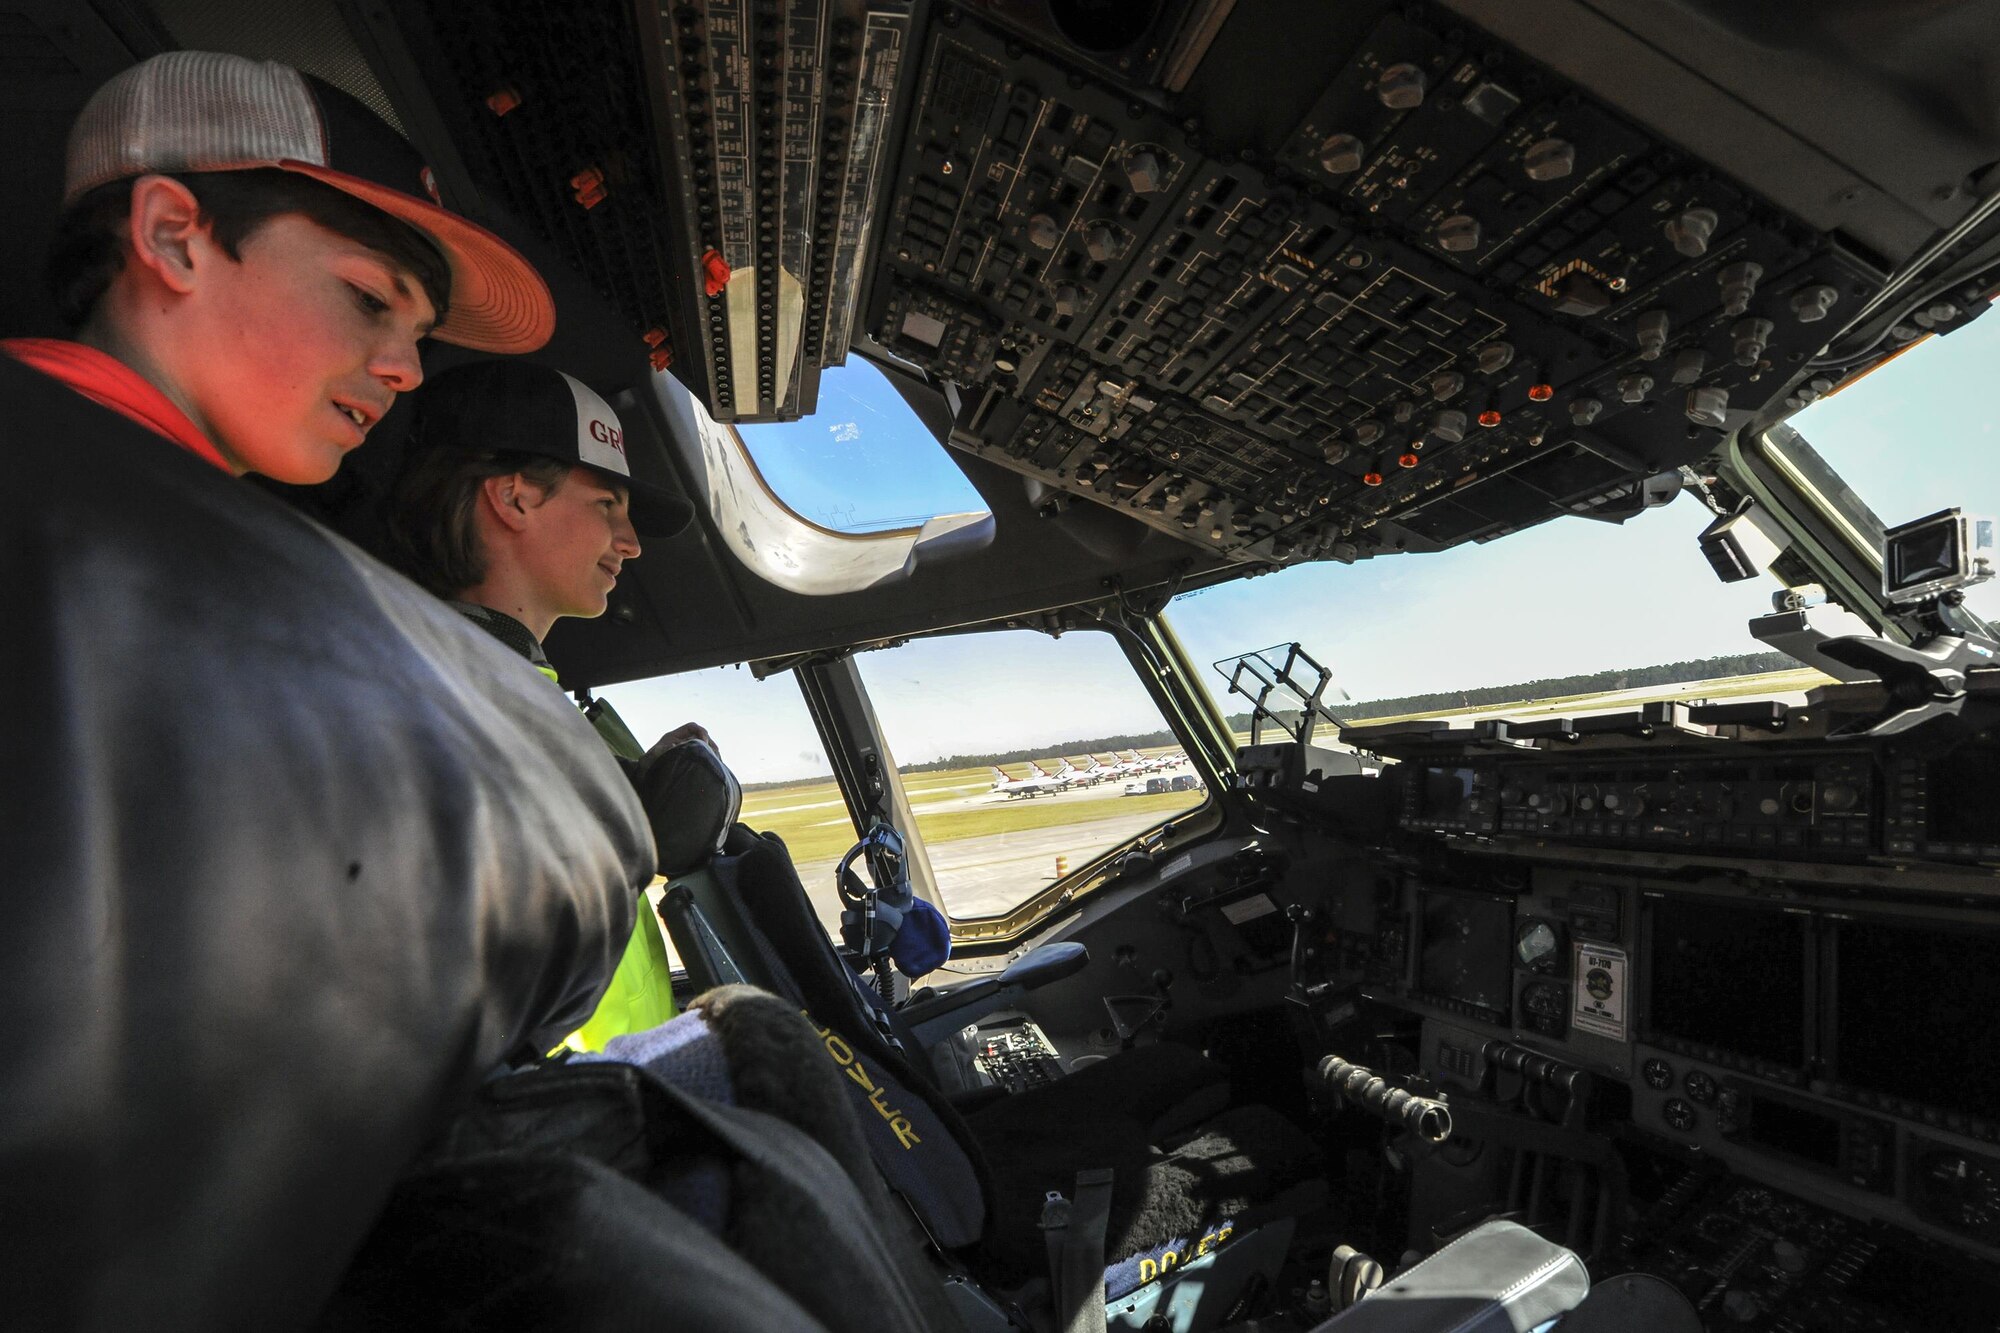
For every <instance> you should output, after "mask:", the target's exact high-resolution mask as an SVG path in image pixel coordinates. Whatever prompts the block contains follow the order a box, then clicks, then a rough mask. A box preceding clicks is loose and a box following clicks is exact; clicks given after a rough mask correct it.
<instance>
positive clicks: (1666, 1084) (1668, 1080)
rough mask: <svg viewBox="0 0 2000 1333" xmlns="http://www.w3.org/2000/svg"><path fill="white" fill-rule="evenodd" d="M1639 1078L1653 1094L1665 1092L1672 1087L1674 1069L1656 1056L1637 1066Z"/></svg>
mask: <svg viewBox="0 0 2000 1333" xmlns="http://www.w3.org/2000/svg"><path fill="white" fill-rule="evenodd" d="M1639 1077H1641V1078H1643V1079H1645V1080H1646V1086H1647V1087H1649V1088H1651V1089H1653V1090H1654V1091H1655V1092H1665V1091H1666V1090H1667V1089H1668V1088H1671V1087H1672V1086H1674V1067H1673V1066H1672V1065H1670V1064H1668V1063H1667V1062H1666V1061H1665V1060H1662V1059H1661V1058H1660V1057H1659V1056H1657V1055H1656V1056H1654V1057H1653V1058H1652V1059H1650V1060H1648V1061H1646V1063H1645V1064H1643V1065H1640V1066H1639Z"/></svg>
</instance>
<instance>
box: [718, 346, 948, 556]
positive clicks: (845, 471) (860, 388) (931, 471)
mask: <svg viewBox="0 0 2000 1333" xmlns="http://www.w3.org/2000/svg"><path fill="white" fill-rule="evenodd" d="M738 433H739V434H740V435H741V436H742V437H743V443H744V446H745V447H746V448H747V449H749V451H750V457H751V458H752V459H753V460H755V462H756V464H757V470H758V471H759V472H762V473H763V474H764V480H765V481H768V482H769V483H770V484H771V489H772V490H774V491H776V492H777V493H778V494H779V496H781V497H782V498H783V499H784V501H785V503H786V504H788V505H790V506H791V507H792V508H793V509H794V510H795V511H797V512H798V513H800V514H802V515H804V516H805V517H807V518H809V519H811V520H812V521H813V522H815V523H817V524H819V525H820V526H821V527H827V528H834V529H836V530H838V531H841V532H867V531H871V530H875V529H880V528H893V527H900V526H903V525H906V524H912V525H913V524H917V523H921V522H923V521H924V520H925V519H927V518H930V517H932V516H933V515H936V514H953V513H959V512H961V511H964V510H968V509H984V508H985V507H986V504H985V502H984V501H983V500H981V499H980V498H979V492H978V491H976V490H974V489H973V488H972V483H971V482H969V481H967V480H966V479H965V474H964V473H963V472H960V471H959V470H958V467H957V466H956V465H955V464H954V463H953V462H952V461H951V458H950V456H949V455H947V454H946V453H945V451H944V449H943V448H942V447H940V446H939V445H938V443H937V441H935V440H933V439H932V438H931V436H930V432H928V431H926V430H925V429H924V428H923V426H922V425H921V424H919V423H918V421H917V419H916V417H915V416H914V415H913V414H912V413H911V412H910V409H909V407H908V406H907V405H906V404H905V403H904V402H903V398H902V395H901V394H899V393H897V392H896V391H895V389H893V388H891V387H890V385H889V381H888V380H886V379H884V378H882V372H881V371H879V370H877V369H875V367H873V366H871V365H870V364H868V363H867V362H866V361H863V360H861V359H860V358H859V357H855V358H852V359H850V360H849V361H848V363H847V364H846V365H844V366H835V367H833V368H832V369H831V370H828V371H826V372H825V373H824V374H822V375H821V376H820V381H819V408H818V410H817V411H815V412H814V413H813V414H812V416H810V417H808V418H806V419H805V420H803V421H788V422H785V423H783V424H781V425H770V426H742V427H739V428H738Z"/></svg>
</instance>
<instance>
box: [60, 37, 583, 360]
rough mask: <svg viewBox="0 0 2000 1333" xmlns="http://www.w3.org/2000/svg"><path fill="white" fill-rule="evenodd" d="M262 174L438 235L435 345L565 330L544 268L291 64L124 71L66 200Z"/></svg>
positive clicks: (96, 115)
mask: <svg viewBox="0 0 2000 1333" xmlns="http://www.w3.org/2000/svg"><path fill="white" fill-rule="evenodd" d="M252 167H277V168H280V169H282V170H285V171H296V172H299V173H301V174H302V175H306V176H311V177H312V178H313V179H315V180H318V181H322V182H324V183H326V184H327V185H330V186H332V187H333V188H334V189H336V190H341V191H344V192H346V193H347V194H350V195H353V196H354V197H355V198H357V199H360V200H362V201H363V202H365V203H368V204H372V205H373V206H374V207H376V208H379V209H381V210H382V211H383V212H384V213H387V214H389V215H390V216H391V217H394V218H396V219H398V220H399V221H402V222H405V223H407V224H409V225H410V226H411V227H414V228H415V229H416V230H417V231H419V232H421V233H422V234H423V235H424V236H425V237H427V238H429V240H430V241H431V242H432V244H434V245H436V246H437V248H438V250H439V251H440V252H441V253H442V254H443V255H444V258H445V262H446V264H447V265H448V266H449V267H450V269H451V308H450V310H449V311H448V312H447V313H446V316H445V319H444V322H443V323H442V324H440V325H439V326H438V328H437V330H436V331H435V333H433V334H432V336H433V337H435V338H438V339H439V340H441V341H443V342H448V343H457V344H458V345H459V346H461V347H472V348H477V349H478V350H480V351H484V352H532V351H534V350H535V349H536V348H538V347H540V346H542V345H543V344H544V343H546V342H547V341H548V340H549V335H550V334H552V333H553V332H555V324H556V312H555V301H554V299H553V298H552V297H551V296H550V295H549V289H548V284H546V283H545V282H543V281H542V277H541V275H540V274H539V273H537V272H535V269H534V266H533V265H532V264H530V263H529V262H528V261H527V260H526V259H524V258H522V257H521V255H520V253H519V252H517V251H516V250H515V249H514V248H513V247H512V246H510V245H508V244H507V243H506V242H505V241H503V240H501V239H500V238H499V237H498V236H495V235H493V233H491V232H489V231H487V230H486V229H485V228H483V227H480V226H477V225H475V224H473V223H471V222H469V221H467V220H466V219H464V218H462V217H460V216H459V215H458V214H456V213H453V212H451V211H450V210H449V209H446V208H445V207H443V205H442V204H441V203H440V202H439V199H438V191H437V183H436V181H435V179H434V178H433V177H432V175H431V171H430V168H429V167H427V166H425V165H424V163H423V159H422V158H420V157H419V156H418V155H417V153H416V150H415V149H413V148H411V147H410V145H409V143H408V142H407V141H405V140H404V139H403V137H402V136H401V135H399V134H397V133H396V132H395V131H394V130H392V129H390V128H389V127H388V126H387V125H385V124H384V123H383V122H382V120H381V119H380V117H378V116H376V115H375V113H373V112H372V111H370V110H368V108H367V107H365V106H363V105H362V104H361V103H360V102H358V101H356V100H355V99H354V98H352V97H350V96H348V95H347V94H346V93H343V92H341V91H340V90H339V89H337V88H335V87H333V86H332V85H331V84H328V83H325V82H323V81H322V80H319V79H315V78H313V77H312V76H310V75H308V74H303V73H301V72H299V71H298V70H296V69H293V68H292V67H291V66H290V65H280V64H277V63H275V62H273V61H258V60H246V59H244V58H243V57H242V56H233V55H225V54H223V53H221V52H216V51H169V52H167V53H166V54H164V55H157V56H154V57H152V58H151V59H150V60H144V61H141V62H140V63H139V64H137V65H134V66H133V67H132V68H130V69H128V70H125V71H123V72H122V73H120V74H118V75H116V76H115V77H113V78H112V79H111V80H110V81H109V82H107V83H106V84H105V85H104V86H103V87H101V88H99V89H98V90H97V92H96V93H94V94H93V95H92V96H91V99H90V101H89V102H88V103H87V104H86V105H85V106H84V108H83V111H82V113H81V114H80V115H78V116H77V118H76V124H75V126H74V127H73V128H72V129H71V130H70V136H69V159H68V166H67V171H66V173H65V178H64V185H63V202H64V204H65V205H67V204H70V203H74V202H75V201H76V200H77V199H78V198H80V197H81V196H82V195H83V194H85V193H86V192H88V191H90V190H93V189H95V188H97V187H98V186H100V185H105V184H109V183H110V182H112V181H117V180H125V179H127V178H128V177H132V176H142V175H145V174H146V173H148V172H197V171H242V170H246V169H249V168H252Z"/></svg>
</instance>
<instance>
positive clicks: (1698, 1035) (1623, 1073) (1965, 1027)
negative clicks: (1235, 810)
mask: <svg viewBox="0 0 2000 1333" xmlns="http://www.w3.org/2000/svg"><path fill="white" fill-rule="evenodd" d="M1474 884H1478V885H1479V886H1480V887H1479V888H1478V889H1475V888H1473V887H1472V886H1473V885H1474ZM1404 892H1405V893H1406V894H1407V895H1408V897H1409V899H1410V900H1411V901H1412V902H1413V904H1414V906H1413V909H1412V919H1413V920H1414V921H1415V922H1416V923H1417V925H1418V928H1417V930H1416V932H1415V938H1414V939H1413V940H1412V941H1411V944H1410V949H1409V953H1408V956H1407V958H1406V960H1405V965H1404V967H1403V969H1402V970H1401V972H1400V974H1399V975H1398V976H1397V977H1396V978H1395V980H1393V981H1388V982H1379V981H1378V982H1376V983H1373V984H1370V985H1367V986H1365V987H1364V993H1365V994H1367V995H1368V996H1369V997H1370V998H1373V999H1376V1000H1379V1001H1382V1002H1385V1003H1388V1004H1391V1005H1394V1006H1396V1007H1399V1008H1405V1009H1409V1010H1412V1011H1414V1012H1416V1013H1418V1014H1421V1015H1423V1016H1425V1018H1426V1020H1427V1021H1426V1026H1425V1032H1426V1036H1425V1048H1424V1053H1423V1065H1424V1067H1425V1068H1426V1070H1428V1071H1432V1072H1434V1073H1435V1074H1436V1076H1437V1077H1439V1078H1440V1079H1441V1080H1442V1081H1444V1082H1445V1083H1447V1084H1458V1085H1462V1086H1467V1087H1474V1088H1486V1087H1490V1081H1491V1079H1492V1078H1493V1077H1495V1076H1496V1071H1498V1070H1500V1069H1501V1068H1502V1067H1503V1066H1504V1067H1515V1066H1519V1065H1521V1064H1522V1062H1523V1061H1524V1060H1525V1061H1527V1062H1528V1063H1529V1064H1530V1065H1531V1066H1532V1065H1533V1064H1534V1062H1536V1061H1539V1062H1541V1063H1542V1064H1551V1063H1552V1064H1553V1067H1563V1068H1569V1069H1572V1070H1576V1071H1587V1072H1589V1073H1590V1074H1592V1075H1593V1076H1594V1077H1596V1078H1597V1079H1599V1080H1600V1081H1607V1082H1611V1083H1615V1084H1617V1085H1619V1086H1621V1087H1622V1088H1624V1089H1625V1090H1626V1092H1627V1093H1628V1094H1629V1112H1627V1113H1622V1114H1624V1117H1625V1119H1626V1120H1627V1122H1628V1123H1629V1124H1630V1125H1631V1126H1632V1127H1633V1128H1634V1129H1635V1130H1637V1131H1639V1132H1640V1133H1641V1134H1642V1136H1645V1137H1648V1138H1652V1139H1654V1140H1657V1141H1659V1142H1661V1143H1662V1144H1663V1145H1665V1146H1667V1147H1669V1148H1670V1149H1672V1150H1676V1151H1681V1152H1689V1153H1695V1154H1698V1155H1699V1156H1701V1157H1702V1158H1704V1159H1706V1160H1713V1161H1716V1162H1719V1163H1723V1164H1726V1165H1727V1166H1729V1167H1730V1168H1732V1169H1735V1170H1740V1171H1743V1172H1745V1173H1747V1174H1750V1175H1752V1176H1758V1177H1760V1178H1763V1179H1766V1180H1769V1181H1773V1182H1778V1183H1785V1184H1787V1185H1788V1186H1791V1187H1796V1186H1797V1183H1798V1182H1799V1181H1800V1180H1805V1181H1806V1182H1807V1184H1806V1187H1805V1193H1807V1194H1808V1195H1816V1196H1817V1197H1819V1198H1821V1199H1822V1200H1823V1201H1824V1202H1827V1203H1829V1204H1830V1205H1832V1206H1835V1207H1840V1208H1846V1209H1850V1210H1853V1211H1854V1212H1855V1213H1856V1214H1857V1215H1859V1216H1862V1217H1866V1218H1869V1219H1887V1220H1891V1221H1894V1222H1895V1223H1897V1224H1898V1225H1903V1226H1908V1227H1912V1228H1914V1229H1916V1230H1919V1231H1922V1232H1925V1233H1926V1234H1930V1235H1933V1236H1937V1237H1941V1238H1949V1239H1951V1240H1952V1241H1954V1242H1957V1243H1960V1244H1966V1243H1969V1244H1971V1245H1972V1246H1975V1247H1978V1248H1979V1250H1980V1252H1982V1253H1987V1254H1988V1255H1989V1257H1990V1258H1993V1259H1995V1260H2000V1061H1994V1060H1991V1059H1988V1058H1986V1057H1985V1055H1984V1052H1985V1050H1986V1048H1987V1045H1988V1044H1989V1043H1988V1038H1987V1033H1988V1030H1989V1028H1990V1025H1991V1016H1992V1015H1993V1014H1994V1013H1996V1012H2000V968H1996V967H1995V966H1994V962H1995V960H1996V959H2000V913H1995V912H1993V911H1991V910H1982V909H1978V908H1968V907H1964V906H1952V907H1943V906H1929V907H1917V906H1914V905H1912V904H1909V903H1888V902H1882V901H1872V902H1869V901H1858V900H1855V899H1853V898H1850V897H1847V896H1844V895H1827V894H1823V893H1818V892H1815V891H1814V888H1813V886H1809V885H1800V884H1788V885H1783V886H1779V885H1771V884H1766V885H1764V886H1763V891H1762V892H1760V893H1758V894H1749V893H1746V892H1745V891H1744V890H1743V889H1741V888H1739V887H1737V886H1736V883H1735V882H1734V880H1733V878H1732V877H1730V876H1711V875H1704V876H1700V877H1695V878H1692V879H1690V878H1687V877H1683V878H1681V879H1678V880H1676V879H1669V878H1664V877H1658V876H1639V875H1632V874H1629V873H1619V872H1596V871H1592V870H1589V869H1584V868H1578V867H1574V866H1567V865H1563V866H1553V865H1537V864H1532V863H1523V862H1516V861H1513V860H1512V859H1509V860H1507V861H1505V862H1502V863H1499V864H1484V863H1483V861H1482V862H1474V863H1462V862H1455V863H1453V864H1452V865H1451V867H1450V868H1449V869H1445V868H1443V867H1437V868H1433V869H1431V870H1429V871H1418V872H1412V873H1411V874H1410V875H1409V876H1408V878H1407V880H1406V882H1405V884H1404Z"/></svg>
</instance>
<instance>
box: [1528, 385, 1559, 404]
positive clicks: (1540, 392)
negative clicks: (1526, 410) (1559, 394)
mask: <svg viewBox="0 0 2000 1333" xmlns="http://www.w3.org/2000/svg"><path fill="white" fill-rule="evenodd" d="M1555 396H1556V386H1555V385H1553V384H1530V385H1529V386H1528V397H1529V399H1530V400H1532V401H1534V402H1537V403H1546V402H1547V401H1549V399H1551V398H1553V397H1555Z"/></svg>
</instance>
